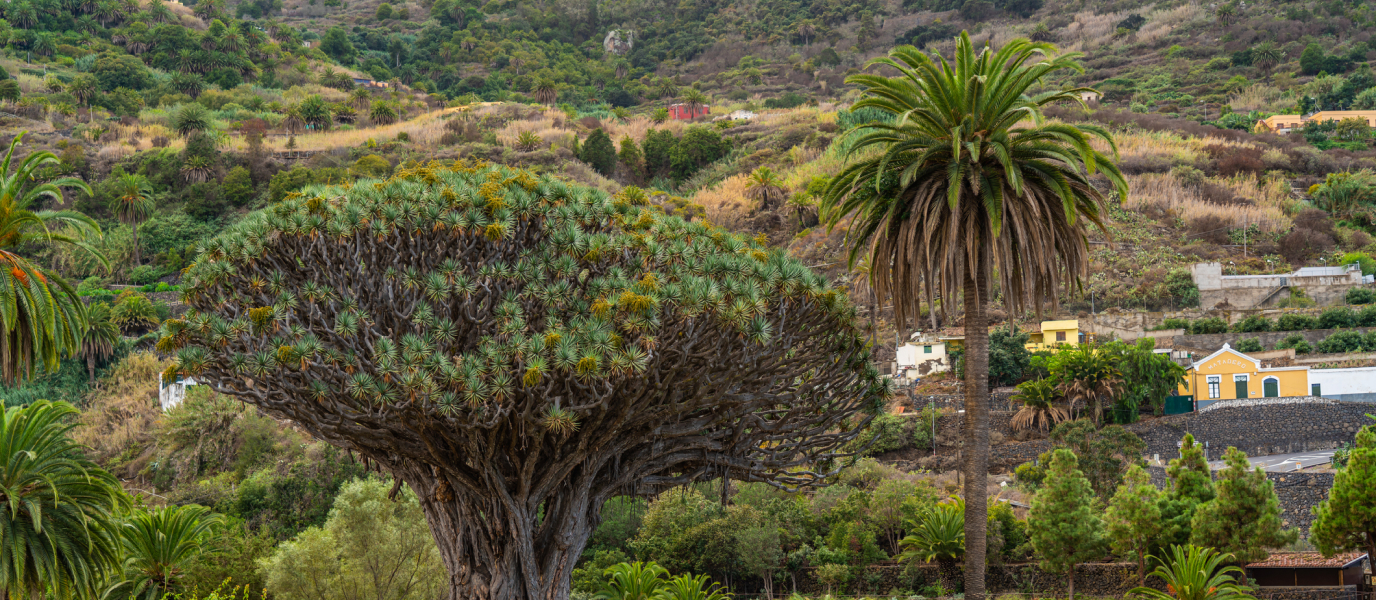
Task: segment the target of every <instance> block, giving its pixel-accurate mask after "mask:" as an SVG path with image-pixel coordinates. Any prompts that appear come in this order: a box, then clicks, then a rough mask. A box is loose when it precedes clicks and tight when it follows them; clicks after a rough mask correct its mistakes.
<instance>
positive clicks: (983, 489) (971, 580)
mask: <svg viewBox="0 0 1376 600" xmlns="http://www.w3.org/2000/svg"><path fill="white" fill-rule="evenodd" d="M982 258H983V257H981V259H982ZM988 268H989V267H988V265H987V264H986V262H985V261H984V260H980V261H979V269H980V272H979V273H971V272H969V271H968V270H967V271H966V274H965V290H964V292H965V293H964V296H965V298H964V300H965V448H966V450H967V452H965V598H966V600H984V570H985V557H984V552H985V545H986V543H987V540H986V539H985V534H986V531H985V530H986V528H987V525H988V523H987V520H988V513H989V505H988V500H987V497H986V496H987V493H988V492H987V488H988V483H987V481H988V474H989V328H988V324H987V322H986V321H987V320H988V317H987V316H986V315H985V312H984V294H983V293H982V292H983V290H981V289H980V285H981V283H982V281H983V279H984V271H985V270H986V269H988Z"/></svg>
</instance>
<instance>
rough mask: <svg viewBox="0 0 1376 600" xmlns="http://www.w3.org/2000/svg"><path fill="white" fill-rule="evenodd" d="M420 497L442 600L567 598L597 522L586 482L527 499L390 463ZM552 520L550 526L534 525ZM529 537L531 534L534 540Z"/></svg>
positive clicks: (504, 489) (419, 467)
mask: <svg viewBox="0 0 1376 600" xmlns="http://www.w3.org/2000/svg"><path fill="white" fill-rule="evenodd" d="M393 473H394V474H395V475H397V476H399V477H400V478H401V479H402V480H404V481H405V482H406V483H407V485H409V486H411V489H412V490H414V491H415V492H416V496H417V497H418V498H419V499H420V503H421V508H422V509H423V510H424V511H425V518H426V521H427V522H428V523H429V525H430V531H431V533H432V534H434V537H435V541H436V543H437V544H438V545H439V550H440V556H441V558H442V559H443V561H444V564H445V567H446V568H447V569H448V570H449V586H448V588H449V594H448V596H447V597H448V598H449V599H450V600H460V599H463V600H468V599H483V600H558V599H562V598H568V597H569V584H570V578H571V577H572V574H573V567H574V563H575V562H577V560H578V556H579V555H581V554H582V553H583V548H584V547H585V546H586V545H587V542H588V538H589V537H591V535H592V532H593V530H595V529H596V528H597V522H598V521H599V520H600V514H599V513H600V511H601V507H602V504H601V502H594V501H593V500H592V499H591V497H590V493H589V492H590V486H589V485H580V484H583V483H586V484H590V483H591V482H590V481H587V480H586V479H582V478H578V479H574V480H572V481H569V484H570V485H568V486H567V487H566V488H565V489H564V491H562V492H560V493H556V494H551V495H549V496H546V497H545V499H544V501H543V502H535V501H533V500H532V499H533V498H534V496H533V495H531V494H526V495H524V496H521V495H517V494H515V493H513V492H515V491H517V490H520V489H521V488H519V487H518V488H515V489H511V488H507V487H505V486H503V485H502V484H503V483H505V482H501V481H498V482H496V486H497V487H496V488H495V489H493V490H491V493H490V494H484V495H478V494H473V493H470V492H465V491H464V490H463V488H460V487H457V486H451V485H450V484H449V482H448V481H446V480H444V479H442V478H440V477H437V476H436V475H435V474H434V472H433V471H432V470H431V468H430V467H429V466H427V465H415V464H412V465H404V464H395V463H394V464H393ZM544 523H558V524H559V526H558V527H557V528H542V527H541V525H542V524H544ZM537 533H539V534H540V535H538V537H537Z"/></svg>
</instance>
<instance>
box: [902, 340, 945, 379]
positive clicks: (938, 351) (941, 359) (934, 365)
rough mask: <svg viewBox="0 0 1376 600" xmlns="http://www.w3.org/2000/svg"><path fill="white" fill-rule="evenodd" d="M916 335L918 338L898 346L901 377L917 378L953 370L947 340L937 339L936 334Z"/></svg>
mask: <svg viewBox="0 0 1376 600" xmlns="http://www.w3.org/2000/svg"><path fill="white" fill-rule="evenodd" d="M914 337H915V338H916V339H914V340H913V341H911V342H908V343H907V344H905V345H903V346H901V347H899V348H898V361H897V362H898V373H897V375H898V376H899V377H906V378H908V379H917V378H918V377H923V376H926V375H929V374H931V373H941V372H944V371H949V370H951V360H950V358H949V357H948V356H947V354H946V342H943V341H941V340H938V339H936V336H934V335H922V334H915V335H914Z"/></svg>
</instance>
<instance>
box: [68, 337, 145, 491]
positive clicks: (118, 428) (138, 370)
mask: <svg viewBox="0 0 1376 600" xmlns="http://www.w3.org/2000/svg"><path fill="white" fill-rule="evenodd" d="M166 366H167V365H166V364H165V363H164V362H163V361H160V360H158V357H157V356H155V355H153V354H152V353H144V352H140V353H137V354H131V355H129V356H128V357H127V358H125V359H124V360H123V361H121V362H120V363H119V364H118V365H116V366H115V368H114V369H112V370H111V372H110V373H109V374H108V375H107V376H106V377H105V378H104V379H101V380H100V388H99V389H98V390H96V391H95V392H92V393H91V395H90V397H89V398H88V400H87V406H86V409H85V410H83V411H81V417H80V420H79V421H78V424H77V427H76V429H74V430H72V438H73V439H74V440H76V442H77V443H79V444H82V445H84V446H86V447H87V448H89V449H90V450H89V451H88V454H90V455H91V457H92V458H93V459H95V460H96V462H99V463H102V464H104V463H107V462H109V461H111V460H114V459H116V458H119V457H121V456H122V455H125V454H126V453H129V452H138V451H139V448H141V447H144V446H147V445H149V444H151V443H152V442H153V426H154V424H155V423H156V422H157V421H158V419H159V418H161V417H162V410H161V409H160V407H159V406H158V374H159V373H161V372H162V370H163V369H164V368H166ZM126 458H133V456H127V457H126Z"/></svg>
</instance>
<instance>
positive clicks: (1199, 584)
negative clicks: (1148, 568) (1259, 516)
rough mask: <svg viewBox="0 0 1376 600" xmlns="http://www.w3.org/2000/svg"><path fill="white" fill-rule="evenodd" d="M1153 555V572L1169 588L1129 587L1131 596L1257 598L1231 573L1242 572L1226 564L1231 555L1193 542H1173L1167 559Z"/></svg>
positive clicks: (1185, 599)
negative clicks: (1155, 565) (1182, 544)
mask: <svg viewBox="0 0 1376 600" xmlns="http://www.w3.org/2000/svg"><path fill="white" fill-rule="evenodd" d="M1151 558H1152V560H1153V561H1156V563H1157V567H1156V569H1154V570H1153V571H1152V572H1151V574H1152V575H1153V576H1156V577H1159V578H1161V580H1162V581H1164V582H1166V591H1164V592H1163V591H1161V590H1158V589H1153V588H1149V587H1135V588H1132V589H1131V590H1128V595H1129V596H1133V597H1136V598H1147V599H1150V600H1254V597H1253V596H1252V595H1251V594H1248V593H1247V592H1246V591H1245V588H1243V587H1241V586H1239V585H1238V584H1237V582H1236V581H1235V580H1234V579H1233V576H1232V575H1230V573H1239V574H1241V573H1242V572H1243V571H1242V569H1241V568H1239V567H1237V566H1234V565H1230V564H1227V563H1229V562H1231V561H1232V560H1233V556H1232V555H1231V554H1219V553H1218V551H1216V550H1214V549H1213V548H1200V547H1198V546H1194V545H1188V546H1178V545H1173V546H1171V548H1170V555H1169V556H1167V557H1166V558H1164V559H1163V558H1160V557H1156V556H1153V557H1151Z"/></svg>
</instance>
